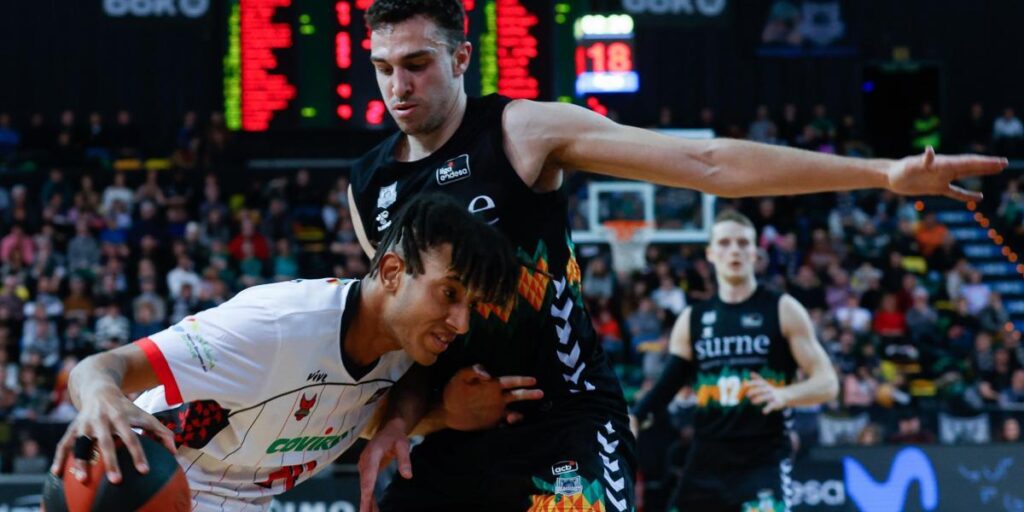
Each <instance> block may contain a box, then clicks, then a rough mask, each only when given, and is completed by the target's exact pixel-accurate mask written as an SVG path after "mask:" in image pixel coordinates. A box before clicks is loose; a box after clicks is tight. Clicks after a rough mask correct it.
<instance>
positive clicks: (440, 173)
mask: <svg viewBox="0 0 1024 512" xmlns="http://www.w3.org/2000/svg"><path fill="white" fill-rule="evenodd" d="M470 174H471V173H470V171H469V155H459V156H457V157H455V158H452V159H451V160H448V161H447V162H445V163H444V165H442V166H441V167H438V168H437V184H438V185H447V184H449V183H454V182H456V181H459V180H464V179H466V178H468V177H469V176H470Z"/></svg>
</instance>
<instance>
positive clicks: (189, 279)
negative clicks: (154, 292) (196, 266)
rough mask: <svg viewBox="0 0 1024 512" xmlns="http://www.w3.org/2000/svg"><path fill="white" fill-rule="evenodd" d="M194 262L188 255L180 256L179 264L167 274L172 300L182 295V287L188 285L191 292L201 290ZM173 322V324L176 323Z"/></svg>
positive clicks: (168, 288)
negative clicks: (194, 269)
mask: <svg viewBox="0 0 1024 512" xmlns="http://www.w3.org/2000/svg"><path fill="white" fill-rule="evenodd" d="M192 268H193V264H192V260H191V259H189V257H188V256H187V255H184V254H182V255H180V256H178V264H177V266H175V267H174V269H172V270H171V271H170V272H168V273H167V290H168V291H169V292H170V294H171V298H172V299H176V298H178V295H180V294H181V288H182V286H184V285H186V284H188V285H189V287H190V288H191V291H193V292H194V291H195V290H196V289H198V288H199V275H197V274H196V273H195V272H194V271H193V270H192ZM174 322H176V321H173V320H172V322H171V323H174Z"/></svg>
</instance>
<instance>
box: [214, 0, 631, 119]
mask: <svg viewBox="0 0 1024 512" xmlns="http://www.w3.org/2000/svg"><path fill="white" fill-rule="evenodd" d="M582 1H583V0H565V1H561V2H560V1H552V0H463V4H464V6H465V8H466V12H467V27H466V32H467V37H468V39H469V41H470V42H471V43H472V44H473V61H472V63H471V64H470V67H469V71H468V73H467V74H466V78H465V80H466V89H467V92H468V93H469V94H471V95H477V94H490V93H494V92H497V93H500V94H504V95H507V96H510V97H513V98H528V99H538V100H555V99H562V100H571V99H572V95H573V84H574V82H575V80H576V76H575V73H574V68H573V64H572V62H573V51H574V50H575V41H574V37H573V33H572V27H573V23H574V22H575V20H576V18H577V17H578V16H579V15H580V14H582V13H581V12H580V11H581V9H580V8H579V5H581V4H582ZM372 3H373V0H314V1H304V0H229V1H228V2H226V9H227V10H228V11H227V13H226V16H225V19H226V20H227V30H226V36H227V44H226V45H225V48H226V50H225V55H224V59H223V94H224V104H225V105H224V106H225V117H226V120H227V123H228V127H229V128H231V129H233V130H240V131H245V132H266V131H275V130H304V129H349V130H373V129H380V128H384V127H390V126H391V119H390V116H389V115H388V113H387V108H386V106H385V105H384V103H383V101H382V100H381V97H380V93H379V91H378V88H377V82H376V77H375V73H374V69H373V66H372V65H371V64H370V34H369V33H368V31H367V29H366V27H365V13H366V10H367V9H368V8H369V7H370V5H371V4H372ZM594 51H597V50H594ZM610 51H611V50H610ZM616 62H617V61H616Z"/></svg>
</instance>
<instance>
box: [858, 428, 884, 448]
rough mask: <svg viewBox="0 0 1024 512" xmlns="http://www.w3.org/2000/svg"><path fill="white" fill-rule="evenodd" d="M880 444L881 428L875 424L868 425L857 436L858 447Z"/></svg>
mask: <svg viewBox="0 0 1024 512" xmlns="http://www.w3.org/2000/svg"><path fill="white" fill-rule="evenodd" d="M879 444H882V427H880V426H879V425H878V424H877V423H868V424H867V425H864V428H863V429H861V431H860V434H858V435H857V445H858V446H877V445H879Z"/></svg>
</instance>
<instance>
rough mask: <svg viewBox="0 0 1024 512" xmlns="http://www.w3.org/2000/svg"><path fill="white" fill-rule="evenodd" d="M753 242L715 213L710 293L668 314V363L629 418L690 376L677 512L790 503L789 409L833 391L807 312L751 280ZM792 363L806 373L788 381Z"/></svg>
mask: <svg viewBox="0 0 1024 512" xmlns="http://www.w3.org/2000/svg"><path fill="white" fill-rule="evenodd" d="M756 240H757V233H756V232H755V230H754V225H753V223H751V222H750V220H749V219H748V218H747V217H745V216H743V215H742V214H739V213H736V212H733V211H725V212H723V213H722V214H720V215H719V216H718V217H717V218H716V219H715V223H714V225H713V226H712V228H711V241H710V244H709V245H708V247H707V257H708V261H709V262H711V264H712V265H713V266H714V268H715V276H716V280H717V282H718V296H717V297H715V298H714V299H711V300H709V301H705V302H700V303H697V304H694V305H693V306H692V307H689V308H687V309H686V310H684V311H683V314H682V315H680V316H679V318H678V319H677V320H676V324H675V327H673V329H672V334H671V336H670V337H669V352H670V360H669V364H668V366H667V367H666V369H665V371H664V372H663V373H662V376H661V378H660V379H659V380H658V383H657V384H656V385H655V386H654V387H653V388H652V389H651V391H650V392H648V393H647V394H646V395H645V396H644V397H643V399H641V401H640V403H639V404H638V406H637V408H636V409H635V410H634V411H633V413H634V416H633V417H632V418H631V420H633V428H634V430H635V429H636V428H637V427H638V423H639V422H640V421H643V420H645V419H647V418H648V417H649V416H650V414H651V413H653V412H654V411H655V410H657V409H663V408H664V407H666V406H667V405H668V403H669V401H671V400H672V397H673V396H675V394H676V392H677V391H679V389H680V388H681V387H682V386H683V385H684V384H693V388H694V392H695V393H696V395H697V414H696V418H695V425H694V426H695V434H694V440H693V447H692V449H691V450H690V452H689V454H688V456H687V462H686V467H685V469H684V470H683V480H682V483H681V485H680V486H679V488H678V489H677V490H676V496H675V497H674V499H673V501H674V502H675V505H676V507H677V509H678V510H679V511H682V512H685V511H689V510H700V511H702V512H782V511H784V510H789V509H788V506H787V505H786V501H785V498H786V492H787V489H786V484H787V480H788V472H789V457H790V451H791V446H790V438H789V429H788V427H787V425H786V423H787V419H788V415H789V409H788V408H789V407H793V406H800V405H811V404H817V403H821V402H825V401H828V400H831V399H832V398H834V397H835V395H836V393H837V392H838V391H839V382H838V380H837V378H836V374H835V371H834V370H833V369H832V364H831V363H830V362H829V359H828V355H826V353H825V350H824V349H823V348H822V346H821V344H820V343H818V340H817V338H816V336H815V334H814V326H813V325H812V324H811V319H810V316H809V315H808V314H807V310H806V309H804V307H803V306H801V305H800V303H799V302H797V301H796V300H795V299H794V298H793V297H790V296H789V295H784V294H780V293H778V292H774V291H771V290H768V289H765V288H764V287H763V286H758V284H757V280H756V278H755V277H754V262H755V260H756V258H757V244H756ZM797 368H799V369H800V370H802V371H803V373H804V374H805V375H806V376H807V378H806V379H805V380H803V381H800V382H794V374H795V373H796V369H797Z"/></svg>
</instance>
